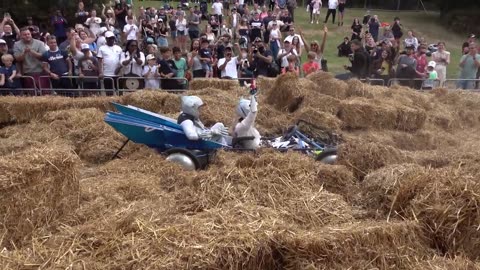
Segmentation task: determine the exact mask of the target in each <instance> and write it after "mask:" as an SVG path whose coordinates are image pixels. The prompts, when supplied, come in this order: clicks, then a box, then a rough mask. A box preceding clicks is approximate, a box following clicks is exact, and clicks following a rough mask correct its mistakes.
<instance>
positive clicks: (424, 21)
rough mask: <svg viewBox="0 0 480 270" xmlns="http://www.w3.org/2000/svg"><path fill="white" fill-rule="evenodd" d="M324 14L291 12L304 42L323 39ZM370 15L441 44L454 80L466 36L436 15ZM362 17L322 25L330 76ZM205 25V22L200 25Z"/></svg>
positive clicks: (355, 14)
mask: <svg viewBox="0 0 480 270" xmlns="http://www.w3.org/2000/svg"><path fill="white" fill-rule="evenodd" d="M134 4H135V7H140V6H144V7H148V6H152V7H160V6H162V5H163V4H164V2H163V1H134ZM171 5H172V6H174V7H175V6H176V5H177V4H176V2H171ZM326 14H327V9H326V5H324V7H323V8H322V10H321V13H320V24H310V17H309V16H310V15H309V13H307V12H306V9H305V8H303V7H298V8H297V9H296V10H295V20H296V28H297V29H301V30H303V33H304V34H305V37H306V39H307V40H308V41H311V40H318V41H321V38H322V36H323V34H322V33H323V32H322V30H323V26H324V23H323V20H325V15H326ZM371 14H372V15H374V14H376V15H378V17H379V19H380V21H381V22H387V23H392V22H393V18H394V17H396V16H398V17H400V18H401V22H402V25H403V26H404V35H406V32H407V31H408V30H412V31H414V32H415V33H416V35H417V37H424V38H425V40H426V41H427V43H428V44H430V43H437V42H438V41H444V42H445V43H446V46H447V50H448V51H450V53H451V64H450V65H449V66H448V71H447V76H448V78H451V79H454V78H457V77H458V70H459V68H458V64H459V62H460V57H461V46H462V43H463V42H464V40H465V39H466V38H465V37H466V33H457V32H453V31H450V30H448V29H447V28H445V27H444V25H443V24H442V22H441V19H440V16H439V14H438V13H436V12H430V13H425V12H417V11H402V12H397V11H384V10H378V11H377V10H374V11H371ZM364 15H365V10H364V9H347V10H346V11H345V18H344V25H343V26H338V25H337V24H336V23H337V21H338V17H339V16H338V14H337V20H336V21H335V24H332V19H331V17H330V19H329V22H328V23H327V24H326V25H327V27H328V29H329V33H328V39H327V44H326V46H325V55H324V57H325V58H326V59H327V61H328V67H329V71H331V72H333V73H336V74H338V73H343V72H345V70H344V69H343V65H348V64H349V61H348V59H347V58H345V57H343V58H340V57H338V56H337V46H338V44H340V43H341V42H342V41H343V38H344V37H346V36H348V37H350V36H351V29H350V26H351V24H352V22H353V19H354V18H359V19H360V20H362V18H363V16H364ZM204 23H205V22H204ZM302 59H303V60H305V59H306V52H305V51H304V52H303V56H302Z"/></svg>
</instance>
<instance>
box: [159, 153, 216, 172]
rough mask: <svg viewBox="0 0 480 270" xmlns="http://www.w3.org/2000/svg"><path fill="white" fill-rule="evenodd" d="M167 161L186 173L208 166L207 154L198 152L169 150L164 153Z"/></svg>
mask: <svg viewBox="0 0 480 270" xmlns="http://www.w3.org/2000/svg"><path fill="white" fill-rule="evenodd" d="M164 154H165V155H166V156H167V160H168V161H171V162H175V163H177V164H179V165H180V166H182V167H183V168H184V169H185V170H187V171H194V170H200V169H204V168H205V167H206V166H207V165H208V160H209V154H208V153H205V152H202V151H200V150H189V149H185V148H171V149H168V150H167V151H165V152H164Z"/></svg>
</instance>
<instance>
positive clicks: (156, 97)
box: [122, 90, 181, 113]
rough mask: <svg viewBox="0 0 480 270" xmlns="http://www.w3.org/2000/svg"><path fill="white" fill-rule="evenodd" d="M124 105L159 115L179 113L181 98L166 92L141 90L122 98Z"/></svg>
mask: <svg viewBox="0 0 480 270" xmlns="http://www.w3.org/2000/svg"><path fill="white" fill-rule="evenodd" d="M122 103H123V104H126V105H133V106H136V107H139V108H142V109H144V110H147V111H152V112H157V113H178V112H180V110H181V107H180V103H181V101H180V97H179V96H178V95H177V94H172V93H168V92H164V91H153V90H141V91H136V92H133V93H130V94H127V95H125V96H123V97H122Z"/></svg>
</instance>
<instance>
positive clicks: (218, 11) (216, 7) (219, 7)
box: [212, 0, 223, 24]
mask: <svg viewBox="0 0 480 270" xmlns="http://www.w3.org/2000/svg"><path fill="white" fill-rule="evenodd" d="M212 9H213V13H212V14H214V15H217V17H218V22H219V23H220V24H222V22H223V4H222V2H220V0H216V1H215V3H213V5H212Z"/></svg>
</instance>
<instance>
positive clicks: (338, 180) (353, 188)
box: [317, 164, 360, 201]
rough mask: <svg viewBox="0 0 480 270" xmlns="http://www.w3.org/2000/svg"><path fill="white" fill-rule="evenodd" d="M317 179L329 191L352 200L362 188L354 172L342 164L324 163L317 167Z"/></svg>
mask: <svg viewBox="0 0 480 270" xmlns="http://www.w3.org/2000/svg"><path fill="white" fill-rule="evenodd" d="M317 181H318V182H319V183H320V184H321V185H322V186H323V187H324V188H325V189H326V190H327V191H329V192H332V193H335V194H339V195H342V196H343V198H345V200H347V201H351V200H352V199H353V197H355V196H356V194H358V193H359V191H360V189H359V186H358V183H357V181H356V179H355V177H353V173H352V172H351V171H349V170H348V169H347V167H345V166H342V165H324V164H320V165H319V166H318V167H317Z"/></svg>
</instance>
